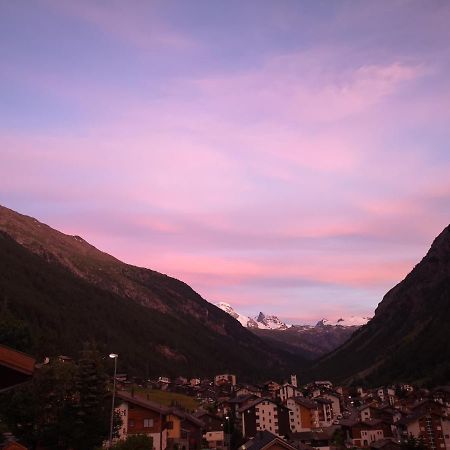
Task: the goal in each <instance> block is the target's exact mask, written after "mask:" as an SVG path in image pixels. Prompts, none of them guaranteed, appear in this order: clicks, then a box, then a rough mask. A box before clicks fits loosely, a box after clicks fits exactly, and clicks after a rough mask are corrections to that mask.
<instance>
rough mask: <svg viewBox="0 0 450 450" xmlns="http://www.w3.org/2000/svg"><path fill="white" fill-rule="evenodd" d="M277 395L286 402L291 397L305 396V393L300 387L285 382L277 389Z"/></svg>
mask: <svg viewBox="0 0 450 450" xmlns="http://www.w3.org/2000/svg"><path fill="white" fill-rule="evenodd" d="M277 397H278V398H279V399H280V400H281V401H282V402H285V401H286V400H287V399H288V398H291V397H303V393H302V391H301V390H300V389H298V388H297V387H296V386H294V385H292V384H288V383H285V384H283V385H282V386H280V388H279V389H278V390H277Z"/></svg>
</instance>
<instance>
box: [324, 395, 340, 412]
mask: <svg viewBox="0 0 450 450" xmlns="http://www.w3.org/2000/svg"><path fill="white" fill-rule="evenodd" d="M322 397H323V398H326V399H327V400H330V401H331V409H332V413H333V418H335V417H338V416H340V415H341V398H342V397H341V396H340V395H339V394H336V393H334V392H325V393H323V394H322Z"/></svg>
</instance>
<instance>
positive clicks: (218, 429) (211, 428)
mask: <svg viewBox="0 0 450 450" xmlns="http://www.w3.org/2000/svg"><path fill="white" fill-rule="evenodd" d="M195 417H197V418H198V419H200V420H201V421H202V422H203V424H204V425H203V439H204V440H205V441H206V442H207V443H208V448H212V449H217V450H220V449H224V448H225V434H224V421H223V419H222V417H219V416H216V415H214V414H211V413H209V412H207V411H201V412H198V413H196V414H195Z"/></svg>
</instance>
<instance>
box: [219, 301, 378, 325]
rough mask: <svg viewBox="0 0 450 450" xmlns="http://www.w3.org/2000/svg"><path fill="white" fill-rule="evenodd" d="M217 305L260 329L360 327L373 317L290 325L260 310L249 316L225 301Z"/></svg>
mask: <svg viewBox="0 0 450 450" xmlns="http://www.w3.org/2000/svg"><path fill="white" fill-rule="evenodd" d="M216 306H217V307H219V308H220V309H221V310H222V311H225V312H226V313H227V314H229V315H230V316H231V317H234V318H235V319H236V320H237V321H239V322H240V323H241V325H242V326H243V327H247V328H259V329H260V330H287V329H288V328H291V327H292V326H295V328H296V329H297V331H307V330H310V329H312V328H315V327H325V326H332V327H336V326H339V327H360V326H362V325H365V324H366V323H367V322H368V321H369V320H370V319H371V318H370V317H358V316H349V317H340V318H338V319H333V320H331V319H322V320H319V321H318V322H317V324H316V325H315V326H314V325H289V324H286V323H284V322H282V321H281V320H280V319H279V318H278V317H277V316H267V315H265V314H264V313H262V312H260V313H259V314H258V316H257V317H254V318H252V317H248V316H244V315H243V314H239V313H238V312H237V311H235V310H234V308H233V307H232V306H231V305H230V304H229V303H225V302H220V303H216Z"/></svg>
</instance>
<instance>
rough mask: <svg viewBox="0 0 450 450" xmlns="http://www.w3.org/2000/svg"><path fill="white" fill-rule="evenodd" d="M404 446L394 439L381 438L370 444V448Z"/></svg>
mask: <svg viewBox="0 0 450 450" xmlns="http://www.w3.org/2000/svg"><path fill="white" fill-rule="evenodd" d="M401 448H402V446H401V445H400V444H399V443H398V442H395V441H393V440H392V439H380V440H379V441H375V442H372V443H371V444H370V450H400V449H401Z"/></svg>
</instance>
